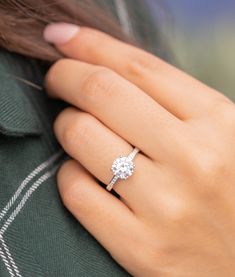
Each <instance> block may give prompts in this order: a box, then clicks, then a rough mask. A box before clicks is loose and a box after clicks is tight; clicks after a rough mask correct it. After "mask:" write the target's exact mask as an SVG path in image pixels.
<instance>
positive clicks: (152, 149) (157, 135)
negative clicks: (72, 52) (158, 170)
mask: <svg viewBox="0 0 235 277" xmlns="http://www.w3.org/2000/svg"><path fill="white" fill-rule="evenodd" d="M46 86H47V88H48V90H49V94H50V95H51V96H53V97H57V98H60V99H63V100H65V101H67V102H69V103H71V104H72V105H74V106H76V107H78V108H80V109H82V110H84V111H86V112H88V113H91V114H92V115H94V116H95V117H97V118H98V119H99V120H100V121H101V122H103V123H104V124H105V125H106V126H107V127H108V128H110V129H111V130H112V131H114V132H115V133H117V134H118V135H119V136H121V137H122V138H124V139H125V140H126V141H128V142H129V143H130V144H131V145H135V146H137V147H138V148H139V149H141V150H142V151H143V152H144V153H145V154H146V155H148V156H149V157H151V158H156V159H166V158H171V159H172V156H174V153H175V151H178V149H179V145H178V144H180V145H181V148H182V147H183V145H184V142H183V138H184V137H185V136H184V134H185V132H186V129H185V128H186V126H185V123H184V122H182V121H180V120H179V119H178V118H176V117H175V116H173V115H172V114H171V113H169V112H168V111H167V110H165V109H164V108H163V107H162V106H160V105H159V104H158V103H157V102H155V101H154V100H153V99H152V98H150V97H149V96H148V95H146V94H145V93H144V92H143V91H141V90H140V89H139V88H137V87H136V86H135V85H133V84H131V83H130V82H129V81H127V80H125V79H124V78H122V77H121V76H119V75H118V74H117V73H115V72H113V71H111V70H109V69H106V68H102V67H97V66H92V65H89V64H86V63H83V62H80V61H74V60H69V59H64V60H60V61H59V62H57V63H56V64H55V65H53V66H52V68H51V69H50V70H49V72H48V73H47V77H46ZM156 129H157V130H159V131H158V132H156ZM143 130H144V132H143ZM169 145H170V147H169ZM167 154H168V155H167ZM175 154H176V153H175Z"/></svg>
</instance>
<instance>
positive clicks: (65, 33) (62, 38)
mask: <svg viewBox="0 0 235 277" xmlns="http://www.w3.org/2000/svg"><path fill="white" fill-rule="evenodd" d="M79 29H80V27H79V26H77V25H74V24H69V23H51V24H49V25H47V26H46V28H45V29H44V32H43V38H44V40H45V41H47V42H49V43H53V44H65V43H67V42H69V41H70V40H71V39H72V38H73V37H74V36H75V35H76V34H77V33H78V32H79Z"/></svg>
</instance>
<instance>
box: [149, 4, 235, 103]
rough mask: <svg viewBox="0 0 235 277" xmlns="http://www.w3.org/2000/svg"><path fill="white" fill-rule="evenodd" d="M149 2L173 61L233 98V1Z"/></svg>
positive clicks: (234, 91)
mask: <svg viewBox="0 0 235 277" xmlns="http://www.w3.org/2000/svg"><path fill="white" fill-rule="evenodd" d="M148 2H149V5H151V10H152V11H153V14H154V17H155V18H156V22H157V24H160V25H161V28H162V32H163V34H164V36H165V39H166V41H167V42H168V43H169V44H170V47H171V50H172V52H173V54H174V56H175V59H176V64H177V65H179V66H180V67H181V68H182V69H184V70H185V71H187V72H188V73H189V74H191V75H193V76H195V77H196V78H198V79H200V80H201V81H203V82H205V83H206V84H208V85H209V86H211V87H214V88H216V89H217V90H219V91H221V92H222V93H224V94H226V95H227V96H229V97H230V98H231V99H232V100H234V101H235V30H234V29H235V1H234V0H224V1H221V0H220V1H219V0H204V1H203V0H197V1H191V0H165V1H160V6H159V0H148Z"/></svg>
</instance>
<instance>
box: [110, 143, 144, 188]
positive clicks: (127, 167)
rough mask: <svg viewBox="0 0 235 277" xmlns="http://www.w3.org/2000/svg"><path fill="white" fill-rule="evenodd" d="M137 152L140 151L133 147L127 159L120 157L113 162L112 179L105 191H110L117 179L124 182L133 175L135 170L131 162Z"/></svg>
mask: <svg viewBox="0 0 235 277" xmlns="http://www.w3.org/2000/svg"><path fill="white" fill-rule="evenodd" d="M139 151H140V150H139V149H138V148H137V147H135V148H134V149H133V150H132V151H131V153H130V154H129V155H128V156H127V157H124V156H120V157H118V158H117V159H115V160H114V162H113V164H112V167H111V170H112V172H113V177H112V179H111V181H110V182H109V184H108V185H107V186H106V189H107V190H108V191H111V190H112V188H113V186H114V184H115V183H116V182H117V180H118V179H124V180H126V179H127V178H129V177H130V176H131V175H132V174H133V172H134V168H135V164H134V163H133V160H134V158H135V156H136V154H137V153H138V152H139Z"/></svg>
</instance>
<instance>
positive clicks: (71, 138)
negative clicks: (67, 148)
mask: <svg viewBox="0 0 235 277" xmlns="http://www.w3.org/2000/svg"><path fill="white" fill-rule="evenodd" d="M93 126H94V118H93V116H92V115H90V114H88V113H86V112H79V113H78V114H77V115H76V116H75V117H74V118H73V120H70V121H69V122H68V123H67V125H66V126H65V128H64V133H63V142H64V143H65V144H66V145H71V146H73V145H75V144H77V143H78V141H80V142H84V141H88V140H91V139H92V138H91V130H92V129H93Z"/></svg>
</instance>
